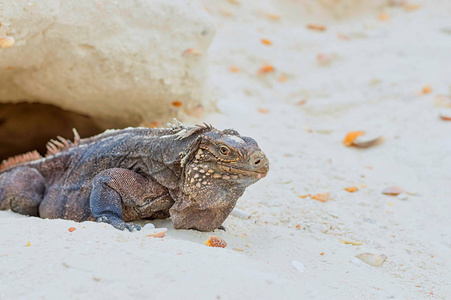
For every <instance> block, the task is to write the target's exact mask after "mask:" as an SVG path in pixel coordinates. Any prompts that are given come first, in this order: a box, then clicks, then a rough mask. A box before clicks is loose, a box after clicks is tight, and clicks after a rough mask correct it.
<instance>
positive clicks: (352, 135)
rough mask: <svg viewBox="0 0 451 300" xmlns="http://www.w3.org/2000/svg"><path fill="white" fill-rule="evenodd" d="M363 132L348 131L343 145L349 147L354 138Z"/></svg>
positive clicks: (363, 132)
mask: <svg viewBox="0 0 451 300" xmlns="http://www.w3.org/2000/svg"><path fill="white" fill-rule="evenodd" d="M364 134H365V131H351V132H349V133H348V134H347V135H346V137H345V139H344V140H343V145H345V146H347V147H349V146H352V144H353V142H354V141H355V139H356V138H358V137H359V136H362V135H364Z"/></svg>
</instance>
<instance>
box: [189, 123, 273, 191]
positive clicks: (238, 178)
mask: <svg viewBox="0 0 451 300" xmlns="http://www.w3.org/2000/svg"><path fill="white" fill-rule="evenodd" d="M268 170H269V162H268V159H267V158H266V156H265V154H264V153H263V152H262V151H261V150H260V148H259V147H258V145H257V142H256V141H255V140H254V139H252V138H250V137H243V136H240V135H239V134H238V132H236V131H235V130H232V129H226V130H223V131H219V130H211V131H207V132H205V133H203V134H202V136H201V141H200V144H199V146H198V149H197V151H196V152H195V156H194V158H193V159H192V160H191V162H190V163H189V164H188V165H187V167H186V171H185V175H186V178H185V185H186V184H188V185H192V186H193V188H194V187H195V188H197V189H199V188H203V187H208V186H210V185H218V184H219V185H223V184H224V183H225V184H226V185H227V186H240V187H247V186H249V185H251V184H253V183H255V182H257V181H258V180H259V179H261V178H263V177H265V176H266V174H267V173H268Z"/></svg>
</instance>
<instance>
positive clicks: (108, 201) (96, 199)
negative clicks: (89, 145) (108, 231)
mask: <svg viewBox="0 0 451 300" xmlns="http://www.w3.org/2000/svg"><path fill="white" fill-rule="evenodd" d="M92 185H93V189H92V191H91V196H90V206H91V212H92V215H93V216H94V218H96V219H97V221H98V222H105V223H108V224H111V225H113V226H114V227H115V228H117V229H120V230H124V229H125V228H127V229H128V230H130V231H132V230H133V229H137V230H140V229H141V226H139V225H136V224H131V223H125V222H124V219H123V214H122V205H125V206H135V205H136V206H139V205H142V203H145V202H149V198H151V199H152V198H158V197H159V196H160V194H161V186H160V185H158V184H156V183H154V182H153V181H152V180H151V179H150V178H149V179H146V178H144V177H143V176H141V175H139V174H138V173H135V172H133V171H131V170H127V169H121V168H112V169H107V170H104V171H102V172H100V173H99V174H97V176H96V177H94V179H93V183H92Z"/></svg>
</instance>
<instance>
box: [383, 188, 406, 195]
mask: <svg viewBox="0 0 451 300" xmlns="http://www.w3.org/2000/svg"><path fill="white" fill-rule="evenodd" d="M402 193H406V191H405V190H403V189H402V188H400V187H398V186H390V187H388V188H385V189H383V190H382V194H384V195H390V196H398V195H399V194H402Z"/></svg>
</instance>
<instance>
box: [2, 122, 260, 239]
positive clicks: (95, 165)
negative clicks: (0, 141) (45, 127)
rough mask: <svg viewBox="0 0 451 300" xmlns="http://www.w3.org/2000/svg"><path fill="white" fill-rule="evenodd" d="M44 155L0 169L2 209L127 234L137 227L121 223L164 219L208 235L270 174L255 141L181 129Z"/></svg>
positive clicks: (133, 131) (132, 132) (103, 137)
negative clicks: (107, 227)
mask: <svg viewBox="0 0 451 300" xmlns="http://www.w3.org/2000/svg"><path fill="white" fill-rule="evenodd" d="M48 148H49V152H50V155H48V156H47V157H46V158H40V159H36V160H33V161H27V162H21V158H20V157H19V158H18V159H15V160H14V164H15V165H13V166H6V164H3V166H4V169H1V170H0V209H11V210H13V211H15V212H18V213H22V214H27V215H32V216H39V217H41V218H52V219H55V218H61V219H68V220H74V221H78V222H81V221H87V220H97V221H98V222H105V223H109V224H111V225H113V226H114V227H115V228H118V229H121V230H123V229H125V228H127V229H129V230H130V231H132V230H133V229H134V228H136V229H138V230H139V229H140V227H139V226H138V225H134V224H132V223H126V222H129V221H133V220H138V219H143V218H149V219H161V218H167V217H170V218H171V220H172V222H173V224H174V227H175V228H177V229H181V228H183V229H196V230H200V231H211V230H214V229H216V228H218V227H220V226H221V224H222V223H223V222H224V220H225V219H226V218H227V216H228V215H229V214H230V212H231V211H232V209H233V208H234V207H235V204H236V201H237V200H238V198H239V197H240V196H241V195H242V194H243V193H244V190H245V188H246V187H248V186H249V185H251V184H253V183H255V182H257V181H258V180H259V179H261V178H263V177H264V176H266V174H267V172H268V170H269V163H268V160H267V158H266V156H265V154H264V153H263V152H262V151H261V150H260V148H259V147H258V145H257V143H256V142H255V141H254V140H253V139H251V138H249V137H242V136H240V135H239V134H238V133H237V132H236V131H234V130H230V129H228V130H223V131H219V130H217V129H215V128H213V127H211V126H207V125H205V126H204V125H202V126H199V125H198V126H194V127H185V126H184V125H182V124H181V123H179V122H177V123H176V125H171V128H168V129H148V128H127V129H123V130H112V131H106V132H105V133H102V134H99V135H97V136H94V137H91V138H87V139H81V140H79V139H78V137H77V136H76V139H75V141H74V143H72V142H70V141H67V140H64V139H62V138H60V142H58V141H52V142H51V143H49V147H48ZM36 155H37V154H36ZM34 156H35V153H32V154H27V155H26V156H24V157H27V159H30V157H34ZM24 157H23V158H24ZM5 166H6V167H5Z"/></svg>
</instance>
